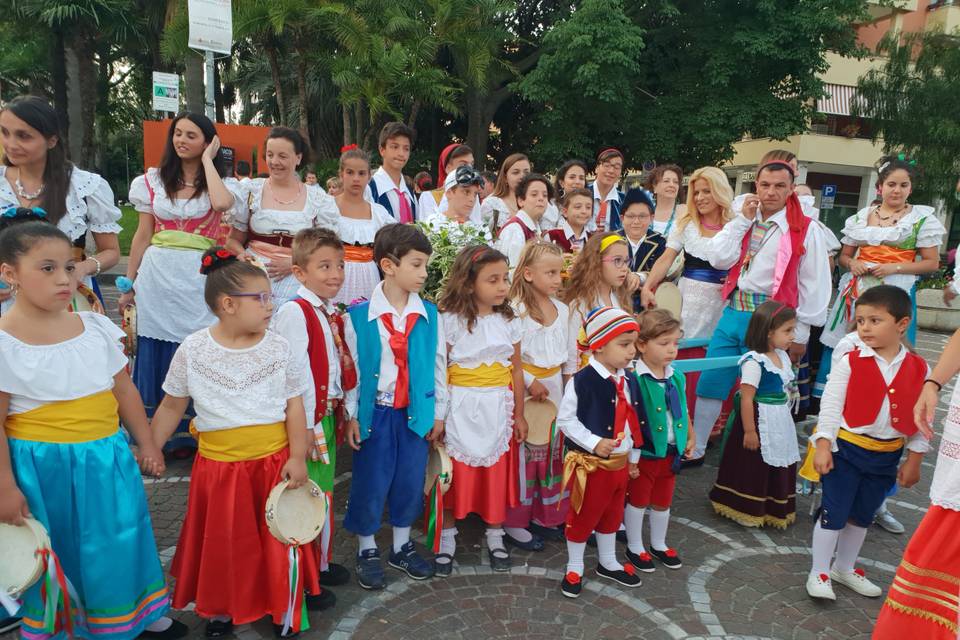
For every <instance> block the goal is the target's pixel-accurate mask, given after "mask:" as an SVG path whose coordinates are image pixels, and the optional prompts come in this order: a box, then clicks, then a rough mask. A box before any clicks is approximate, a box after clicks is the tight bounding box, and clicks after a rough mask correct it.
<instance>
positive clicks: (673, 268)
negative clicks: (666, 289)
mask: <svg viewBox="0 0 960 640" xmlns="http://www.w3.org/2000/svg"><path fill="white" fill-rule="evenodd" d="M685 262H686V259H685V258H684V254H683V252H682V251H681V252H680V253H678V254H677V257H676V258H674V259H673V264H671V265H670V268H669V269H667V275H666V276H664V281H667V282H673V283H675V282H676V281H677V280H679V279H680V276H682V275H683V265H684V263H685ZM677 317H678V318H679V317H680V316H677Z"/></svg>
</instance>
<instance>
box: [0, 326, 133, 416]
mask: <svg viewBox="0 0 960 640" xmlns="http://www.w3.org/2000/svg"><path fill="white" fill-rule="evenodd" d="M77 315H79V316H80V319H81V320H82V321H83V333H81V334H80V335H78V336H77V337H75V338H71V339H69V340H65V341H63V342H58V343H57V344H45V345H34V344H27V343H25V342H21V341H20V340H18V339H16V338H14V337H13V336H12V335H10V334H9V333H7V332H5V331H0V391H2V392H4V393H7V394H10V413H11V414H17V413H24V412H25V411H30V410H31V409H36V408H37V407H41V406H43V405H46V404H50V403H52V402H62V401H64V400H77V399H78V398H84V397H86V396H90V395H93V394H95V393H100V392H102V391H107V390H109V389H112V388H113V377H114V376H115V375H117V373H119V372H120V371H122V370H123V368H124V367H126V366H127V356H125V355H124V354H123V346H122V345H121V344H120V340H121V339H122V338H123V337H124V335H125V334H124V332H123V331H121V330H120V328H119V327H117V325H115V324H114V323H113V322H111V321H110V319H109V318H107V317H106V316H104V315H100V314H99V313H93V312H90V311H81V312H80V313H78V314H77Z"/></svg>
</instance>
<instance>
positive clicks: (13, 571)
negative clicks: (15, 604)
mask: <svg viewBox="0 0 960 640" xmlns="http://www.w3.org/2000/svg"><path fill="white" fill-rule="evenodd" d="M23 522H24V523H23V524H22V525H20V526H14V525H12V524H0V591H4V592H5V593H7V594H8V595H9V596H11V597H14V598H16V597H18V596H20V594H22V593H23V592H24V591H26V590H27V589H29V588H30V587H31V586H33V585H34V584H35V583H36V582H37V581H38V580H39V579H40V578H41V576H43V573H44V571H45V569H46V566H45V563H44V558H43V555H42V554H41V553H39V552H40V551H43V550H44V549H50V536H49V535H47V530H46V529H45V528H44V526H43V525H42V524H40V523H39V522H38V521H36V520H34V519H33V518H24V521H23ZM0 611H2V608H0Z"/></svg>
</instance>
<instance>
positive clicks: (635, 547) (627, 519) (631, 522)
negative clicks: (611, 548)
mask: <svg viewBox="0 0 960 640" xmlns="http://www.w3.org/2000/svg"><path fill="white" fill-rule="evenodd" d="M646 510H647V509H646V507H634V506H633V505H629V504H628V505H627V508H626V510H625V511H624V512H623V522H624V524H626V525H627V548H628V549H630V553H635V554H637V555H640V554H641V553H645V552H646V549H645V548H644V546H643V514H644V513H645V512H646Z"/></svg>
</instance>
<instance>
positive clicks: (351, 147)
mask: <svg viewBox="0 0 960 640" xmlns="http://www.w3.org/2000/svg"><path fill="white" fill-rule="evenodd" d="M359 148H360V147H358V146H357V145H355V144H345V145H343V146H342V147H340V153H346V152H347V151H353V150H354V149H359Z"/></svg>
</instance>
